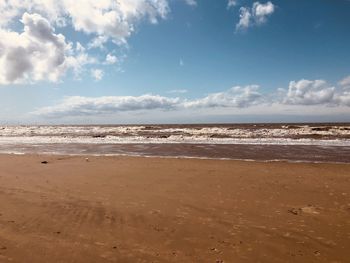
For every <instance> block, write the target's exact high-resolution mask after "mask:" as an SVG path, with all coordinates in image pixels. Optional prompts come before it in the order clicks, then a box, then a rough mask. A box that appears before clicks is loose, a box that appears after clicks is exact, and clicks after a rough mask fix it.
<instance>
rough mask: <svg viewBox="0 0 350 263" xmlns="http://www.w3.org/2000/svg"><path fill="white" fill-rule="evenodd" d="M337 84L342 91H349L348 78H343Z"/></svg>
mask: <svg viewBox="0 0 350 263" xmlns="http://www.w3.org/2000/svg"><path fill="white" fill-rule="evenodd" d="M338 84H339V85H340V86H341V87H342V88H344V89H350V76H347V77H345V78H343V79H342V80H341V81H339V82H338Z"/></svg>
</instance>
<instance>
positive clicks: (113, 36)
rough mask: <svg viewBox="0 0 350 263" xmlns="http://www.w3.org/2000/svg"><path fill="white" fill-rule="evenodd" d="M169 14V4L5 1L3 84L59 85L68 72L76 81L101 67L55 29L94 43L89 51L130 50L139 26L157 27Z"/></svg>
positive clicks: (0, 45) (0, 35) (0, 18)
mask: <svg viewBox="0 0 350 263" xmlns="http://www.w3.org/2000/svg"><path fill="white" fill-rule="evenodd" d="M169 11H170V9H169V5H168V0H118V1H115V0H101V1H95V0H76V1H70V0H45V1H43V0H25V1H18V0H7V1H1V0H0V85H1V84H3V85H4V84H11V83H23V82H27V83H28V82H35V81H40V80H49V81H58V80H60V78H61V77H62V76H64V75H65V73H66V72H67V70H68V69H73V70H74V72H75V75H76V76H77V75H78V74H80V73H81V72H82V71H84V65H86V64H91V63H95V62H96V61H94V59H93V58H91V57H90V56H89V54H88V53H87V51H86V50H85V49H84V51H82V50H80V49H79V48H77V49H73V48H72V47H73V46H74V45H77V43H70V42H69V41H68V40H66V37H65V36H64V35H62V34H57V33H55V27H65V26H70V27H72V28H73V29H74V30H76V31H81V32H84V33H85V34H87V35H88V38H90V39H92V40H91V41H90V44H89V45H88V47H89V48H96V47H99V48H103V47H104V44H106V43H107V42H108V41H112V42H113V43H115V44H118V45H125V46H127V39H128V38H129V37H130V35H131V34H132V33H133V32H134V30H135V27H136V25H137V24H138V23H140V22H142V21H144V20H148V21H150V22H151V23H157V22H158V20H159V19H165V18H166V16H167V14H168V13H169ZM18 21H20V22H21V23H22V24H23V26H24V30H22V29H21V28H19V27H18V24H17V22H18ZM15 28H16V30H14V29H15ZM113 60H114V58H113V57H111V56H110V57H109V60H108V62H107V63H111V62H112V61H113ZM111 64H113V63H111Z"/></svg>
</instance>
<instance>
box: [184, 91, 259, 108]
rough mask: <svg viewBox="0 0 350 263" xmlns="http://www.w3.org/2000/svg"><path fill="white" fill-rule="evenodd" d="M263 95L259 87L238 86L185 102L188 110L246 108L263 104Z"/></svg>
mask: <svg viewBox="0 0 350 263" xmlns="http://www.w3.org/2000/svg"><path fill="white" fill-rule="evenodd" d="M262 100H263V96H262V94H261V93H260V92H259V86H257V85H250V86H245V87H241V86H236V87H233V88H231V89H229V90H227V91H224V92H218V93H212V94H209V95H208V96H206V97H204V98H201V99H197V100H192V101H187V102H185V104H184V105H185V107H187V108H215V107H236V108H244V107H249V106H251V105H256V104H259V103H261V102H262Z"/></svg>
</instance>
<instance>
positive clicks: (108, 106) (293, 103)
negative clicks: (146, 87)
mask: <svg viewBox="0 0 350 263" xmlns="http://www.w3.org/2000/svg"><path fill="white" fill-rule="evenodd" d="M320 106H321V108H322V109H323V110H324V109H327V107H329V109H331V108H332V109H335V108H337V107H340V108H347V107H350V91H349V90H344V89H342V88H341V87H333V86H331V85H329V84H328V83H327V82H326V81H324V80H306V79H301V80H299V81H291V82H290V83H289V86H288V88H286V89H282V90H280V91H279V92H275V91H274V92H270V93H263V92H262V91H261V88H260V87H259V86H258V85H248V86H235V87H232V88H230V89H228V90H226V91H223V92H217V93H211V94H208V95H207V96H205V97H202V98H198V99H180V98H172V97H164V96H160V95H142V96H110V97H95V98H93V97H80V96H73V97H66V98H64V99H63V101H61V102H60V103H59V104H57V105H54V106H49V107H44V108H41V109H38V110H36V111H35V112H33V114H35V115H39V116H43V117H49V118H51V117H55V118H57V117H66V116H98V115H101V114H102V115H108V114H109V115H113V114H118V113H121V112H132V111H149V110H160V111H175V110H176V111H185V112H186V111H188V112H189V111H191V112H193V111H196V110H201V111H203V110H205V111H206V112H208V113H210V111H213V110H217V109H225V111H226V112H230V111H229V110H230V109H232V110H233V111H235V110H242V109H243V110H248V111H249V109H254V110H255V111H257V112H254V110H253V111H250V113H255V114H260V113H264V112H260V109H264V110H271V109H272V111H273V112H275V113H278V112H284V111H290V110H293V111H300V109H301V108H302V109H303V110H307V109H308V107H309V108H312V109H313V110H315V109H316V113H317V112H318V111H317V108H318V109H320ZM325 106H326V107H325ZM348 110H349V108H347V110H346V111H348ZM276 111H277V112H276Z"/></svg>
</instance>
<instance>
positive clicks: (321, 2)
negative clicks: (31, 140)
mask: <svg viewBox="0 0 350 263" xmlns="http://www.w3.org/2000/svg"><path fill="white" fill-rule="evenodd" d="M349 47H350V1H348V0H300V1H290V0H289V1H288V0H271V1H248V0H215V1H214V0H100V1H94V0H75V1H69V0H0V124H2V125H7V124H104V123H106V124H124V123H130V124H132V123H213V122H348V121H350V48H349Z"/></svg>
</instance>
